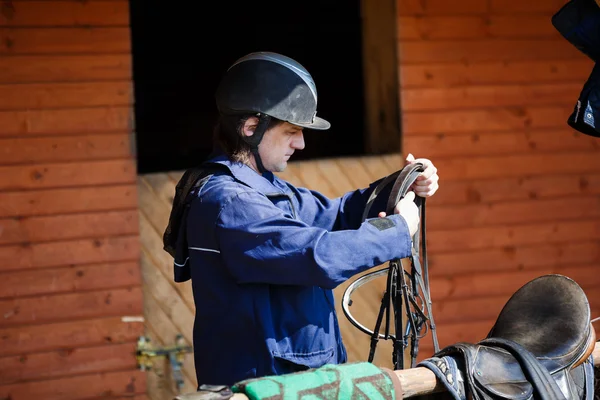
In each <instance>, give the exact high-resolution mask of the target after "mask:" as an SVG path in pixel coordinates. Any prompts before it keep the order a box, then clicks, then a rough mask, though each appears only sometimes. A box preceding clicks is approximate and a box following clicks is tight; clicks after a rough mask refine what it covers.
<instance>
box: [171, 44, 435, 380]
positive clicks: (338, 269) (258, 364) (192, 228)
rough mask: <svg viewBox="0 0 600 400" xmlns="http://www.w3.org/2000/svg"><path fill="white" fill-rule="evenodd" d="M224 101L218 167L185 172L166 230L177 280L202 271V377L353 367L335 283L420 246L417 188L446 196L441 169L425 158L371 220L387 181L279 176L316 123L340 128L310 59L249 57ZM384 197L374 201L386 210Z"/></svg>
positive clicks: (198, 354)
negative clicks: (340, 188)
mask: <svg viewBox="0 0 600 400" xmlns="http://www.w3.org/2000/svg"><path fill="white" fill-rule="evenodd" d="M216 99H217V105H218V108H219V111H220V114H221V116H220V120H219V122H218V126H217V128H216V130H215V144H216V152H215V155H214V156H213V157H211V159H210V160H209V161H207V162H205V163H204V164H203V165H202V166H201V169H203V170H208V171H210V173H211V175H210V177H209V178H208V179H201V180H200V181H201V182H202V184H201V185H197V184H195V182H196V180H197V178H198V174H195V173H191V174H189V175H188V174H186V175H184V177H183V178H182V180H181V182H180V184H179V185H178V193H177V194H176V198H175V201H174V209H173V211H172V215H171V218H172V219H171V221H170V224H169V227H168V229H167V231H166V232H165V249H166V250H167V251H169V252H170V253H171V254H172V255H174V258H175V267H174V268H175V280H176V281H177V282H182V281H186V280H188V279H190V278H191V279H192V287H193V292H194V301H195V304H196V319H195V324H194V343H193V345H194V352H195V354H194V358H195V367H196V374H197V378H198V384H199V385H202V384H214V385H232V384H234V383H235V382H239V381H241V380H244V379H247V378H252V377H260V376H265V375H276V374H277V375H278V374H285V373H291V372H295V371H301V370H304V369H307V368H317V367H320V366H322V365H324V364H326V363H334V364H335V363H343V362H345V361H346V360H347V357H346V350H345V348H344V345H343V343H342V337H341V335H340V330H339V326H338V320H337V316H336V312H335V303H334V302H335V300H334V297H333V292H332V290H333V289H334V288H335V287H336V286H338V285H339V284H340V283H342V282H344V281H345V280H346V279H348V278H350V277H352V276H353V275H355V274H357V273H360V272H362V271H365V270H367V269H369V268H372V267H374V266H377V265H381V264H383V263H385V262H387V261H389V260H391V259H394V258H404V257H407V256H409V255H410V254H411V237H412V236H413V234H414V233H415V232H416V230H417V229H418V224H419V213H418V209H417V207H416V205H415V203H414V201H413V200H414V196H415V193H416V194H417V195H419V196H424V197H429V196H431V195H433V194H434V193H435V191H436V190H437V188H438V176H437V171H436V168H435V167H434V166H433V164H431V162H430V161H429V160H425V159H420V160H418V161H421V162H423V163H425V165H426V169H425V171H424V172H423V173H422V174H421V176H420V177H419V178H418V180H417V181H416V182H415V185H414V186H413V189H414V191H411V192H409V194H408V195H407V196H406V197H405V198H404V199H403V200H402V201H400V203H399V204H398V205H397V207H396V208H395V212H394V214H393V215H389V216H386V215H385V213H383V212H380V213H379V214H378V215H377V214H376V215H374V216H370V217H369V218H368V219H367V220H366V221H364V222H363V221H362V220H361V219H362V213H363V210H364V208H365V204H366V202H367V199H368V197H369V195H370V193H371V192H372V190H373V189H374V188H375V186H376V185H377V183H379V181H377V182H374V183H373V184H371V185H370V187H369V188H365V189H357V190H355V191H352V192H350V193H346V194H345V195H343V196H341V197H339V198H335V199H329V198H326V197H325V196H323V195H322V194H320V193H318V192H315V191H311V190H309V189H305V188H297V187H294V186H293V185H292V184H290V183H289V182H285V181H283V180H281V179H279V178H277V176H275V175H274V174H273V173H274V172H281V171H284V170H285V168H286V166H287V162H288V160H289V159H290V157H291V156H292V155H293V154H294V152H296V151H297V150H302V149H303V148H304V137H303V129H304V128H306V129H313V130H326V129H328V128H329V127H330V124H329V122H327V121H325V120H323V119H321V118H319V117H317V116H316V107H317V92H316V87H315V84H314V82H313V80H312V77H311V76H310V74H309V73H308V71H306V69H304V67H302V66H301V65H300V64H298V63H297V62H296V61H294V60H292V59H290V58H288V57H285V56H283V55H280V54H275V53H252V54H249V55H247V56H245V57H242V58H241V59H239V60H238V61H236V62H235V63H234V65H232V66H231V67H230V68H229V69H228V71H227V73H226V74H225V77H224V78H223V80H222V82H221V83H220V86H219V88H218V90H217V93H216ZM411 157H412V156H411ZM414 161H415V160H414V158H410V159H407V162H414ZM390 189H391V188H390ZM386 194H389V189H388V193H382V194H381V195H380V196H379V197H381V198H382V199H385V200H384V201H387V196H386ZM379 197H378V198H379ZM384 201H382V202H381V204H379V203H377V202H376V204H374V205H373V207H372V208H371V209H373V210H376V211H381V210H384V207H385V205H384V204H385V203H384ZM186 204H187V205H186ZM382 219H385V221H382Z"/></svg>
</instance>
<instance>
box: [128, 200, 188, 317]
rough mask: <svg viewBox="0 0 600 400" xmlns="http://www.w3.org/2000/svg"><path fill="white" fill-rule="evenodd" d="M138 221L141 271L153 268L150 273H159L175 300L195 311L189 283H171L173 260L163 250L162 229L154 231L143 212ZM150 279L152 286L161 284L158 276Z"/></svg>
mask: <svg viewBox="0 0 600 400" xmlns="http://www.w3.org/2000/svg"><path fill="white" fill-rule="evenodd" d="M143 197H144V196H143V195H142V196H140V199H142V198H143ZM139 220H140V242H141V245H142V249H143V251H144V254H143V255H142V260H145V262H146V264H145V265H143V269H145V268H146V267H147V268H154V269H156V271H151V272H152V273H154V272H160V273H161V274H162V276H163V278H164V279H167V280H168V282H169V284H170V285H171V289H172V290H174V291H175V292H176V293H177V295H176V297H177V300H179V298H181V299H183V301H184V303H185V304H186V306H187V307H188V309H189V310H190V311H193V310H195V305H194V297H193V293H192V286H191V281H188V282H183V283H175V282H174V281H173V258H172V257H171V255H170V254H169V253H167V252H166V251H164V250H163V241H162V235H163V232H164V228H163V229H162V230H156V228H154V227H153V226H152V224H151V223H150V220H149V219H148V217H147V215H146V214H145V213H144V212H140V217H139ZM150 277H153V282H154V285H158V284H159V282H162V281H161V280H159V278H158V276H155V275H150ZM148 279H149V278H148ZM164 290H167V289H164ZM173 301H174V300H173Z"/></svg>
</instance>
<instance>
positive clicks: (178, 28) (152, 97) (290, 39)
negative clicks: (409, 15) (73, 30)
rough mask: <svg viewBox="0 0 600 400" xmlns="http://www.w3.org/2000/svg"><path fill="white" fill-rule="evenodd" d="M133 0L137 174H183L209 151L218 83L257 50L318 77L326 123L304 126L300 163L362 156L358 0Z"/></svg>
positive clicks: (362, 127)
mask: <svg viewBox="0 0 600 400" xmlns="http://www.w3.org/2000/svg"><path fill="white" fill-rule="evenodd" d="M130 5H131V32H132V55H133V77H134V86H135V108H134V109H135V131H136V146H137V158H138V172H139V173H151V172H165V171H173V170H182V169H185V168H187V167H190V166H193V165H196V164H198V163H199V162H200V161H201V160H203V159H204V158H205V157H206V156H207V155H208V154H209V153H210V151H211V149H212V142H211V139H212V138H211V136H212V128H213V124H214V121H215V119H216V106H215V103H214V97H213V95H214V91H215V89H216V86H217V84H218V82H219V80H220V77H221V75H222V74H223V72H224V71H225V70H226V69H227V67H228V66H229V65H231V64H232V63H233V62H234V61H235V60H236V59H237V58H239V57H241V56H243V55H245V54H247V53H250V52H253V51H274V52H279V53H282V54H285V55H287V56H289V57H292V58H294V59H295V60H297V61H298V62H300V63H301V64H303V65H304V66H305V67H306V68H307V69H308V71H309V72H310V73H311V74H312V75H313V78H314V80H315V82H316V85H317V92H318V95H319V107H318V114H319V115H320V116H322V117H323V118H325V119H327V120H329V121H330V122H331V124H332V127H331V129H330V130H329V131H327V132H318V131H306V133H305V141H306V148H305V150H303V151H301V152H297V153H296V154H295V159H296V160H301V159H315V158H321V157H337V156H352V155H359V154H363V153H364V149H365V146H364V130H365V121H364V119H365V111H364V104H363V103H364V100H363V99H364V86H363V69H362V68H363V67H362V59H363V56H362V43H361V13H360V1H359V0H350V1H344V2H340V1H337V0H304V1H292V2H282V1H273V0H257V1H214V2H198V3H196V2H192V1H186V2H183V1H179V2H164V1H163V2H159V1H158V0H131V1H130ZM180 6H181V7H180Z"/></svg>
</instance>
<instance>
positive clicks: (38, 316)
mask: <svg viewBox="0 0 600 400" xmlns="http://www.w3.org/2000/svg"><path fill="white" fill-rule="evenodd" d="M74 305H76V306H74ZM142 308H143V307H142V289H141V288H140V287H139V286H137V287H130V288H128V289H112V290H99V291H93V292H84V293H68V294H57V295H47V296H36V297H25V298H19V299H11V300H0V313H1V315H3V316H4V320H3V326H5V327H9V326H15V325H25V324H43V323H50V322H61V321H63V322H64V321H69V320H71V319H75V318H99V317H115V316H123V315H140V314H141V313H142V311H143V310H142Z"/></svg>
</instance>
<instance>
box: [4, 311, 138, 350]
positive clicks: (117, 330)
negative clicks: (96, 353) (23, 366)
mask: <svg viewBox="0 0 600 400" xmlns="http://www.w3.org/2000/svg"><path fill="white" fill-rule="evenodd" d="M133 316H134V317H139V315H133ZM143 334H144V322H143V321H140V320H131V321H130V320H123V318H122V317H121V316H119V317H109V318H97V319H88V320H79V321H67V322H57V323H51V324H38V325H29V326H17V327H5V326H2V328H0V344H1V346H0V356H10V355H22V354H29V353H38V352H44V351H51V350H55V349H72V348H78V347H88V346H101V345H108V344H120V343H128V342H131V341H134V340H136V339H137V338H138V337H139V336H141V335H143Z"/></svg>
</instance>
